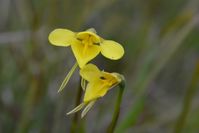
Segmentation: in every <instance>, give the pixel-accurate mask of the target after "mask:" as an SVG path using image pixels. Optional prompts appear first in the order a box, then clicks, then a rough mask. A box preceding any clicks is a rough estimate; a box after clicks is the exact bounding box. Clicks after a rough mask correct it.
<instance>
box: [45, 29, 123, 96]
mask: <svg viewBox="0 0 199 133" xmlns="http://www.w3.org/2000/svg"><path fill="white" fill-rule="evenodd" d="M48 39H49V41H50V43H51V44H52V45H55V46H65V47H67V46H71V48H72V51H73V53H74V55H75V58H76V60H77V63H76V64H75V65H74V66H73V67H72V69H71V70H70V72H69V73H68V74H67V76H66V77H65V79H64V80H63V82H62V84H61V86H60V88H59V90H58V92H60V91H61V90H63V89H64V87H65V86H66V84H67V83H68V81H69V79H70V77H71V76H72V74H73V72H74V71H75V69H76V67H77V66H78V65H79V67H80V68H82V67H83V66H84V65H85V64H87V63H88V62H89V61H90V60H92V59H93V58H95V57H96V56H97V55H98V54H99V53H100V52H101V53H102V55H104V56H105V57H106V58H109V59H111V60H117V59H120V58H121V57H122V56H123V55H124V49H123V47H122V45H120V44H119V43H117V42H115V41H112V40H105V39H103V38H101V37H100V36H98V35H97V34H96V31H95V29H93V28H90V29H88V30H86V31H82V32H73V31H70V30H68V29H55V30H54V31H52V32H51V33H50V34H49V37H48Z"/></svg>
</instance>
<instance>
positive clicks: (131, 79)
mask: <svg viewBox="0 0 199 133" xmlns="http://www.w3.org/2000/svg"><path fill="white" fill-rule="evenodd" d="M198 9H199V1H198V0H148V1H146V0H109V1H107V0H99V1H93V0H0V132H2V133H12V132H16V133H26V132H36V133H37V132H39V133H49V132H50V133H51V132H52V133H62V132H71V131H76V132H78V133H79V132H82V133H84V132H85V133H87V132H88V133H93V132H97V133H102V132H105V131H106V128H107V126H108V125H109V123H110V122H111V118H112V114H113V110H112V108H114V105H115V101H116V99H117V92H118V90H116V89H118V88H114V89H113V90H111V91H110V92H109V93H108V95H106V96H105V97H104V98H102V99H101V100H99V101H98V102H97V103H96V104H95V106H94V107H93V108H92V109H91V111H90V112H89V113H88V115H87V116H86V117H85V118H84V119H81V120H80V119H79V117H77V118H76V119H79V122H78V125H76V127H75V128H76V130H71V124H72V121H74V118H73V115H71V116H65V113H66V112H68V111H69V110H71V109H72V108H74V107H75V102H77V100H78V98H76V93H77V92H78V88H79V75H78V71H76V73H75V74H74V75H73V76H72V79H71V80H70V82H69V84H68V85H67V87H66V88H65V89H64V91H63V92H62V93H57V90H58V88H59V86H60V84H61V82H62V79H64V76H65V75H66V74H67V72H68V71H69V70H70V68H71V67H72V65H73V64H74V63H75V59H74V57H73V55H72V52H71V50H70V48H61V47H54V46H51V45H50V44H49V42H48V34H49V32H51V31H52V30H54V29H55V28H67V29H71V30H73V31H82V30H86V29H88V28H91V27H93V28H95V29H96V31H97V32H98V34H99V35H100V36H102V37H104V38H107V39H112V40H116V41H117V42H120V43H121V44H122V45H123V46H124V48H125V56H124V58H122V59H121V60H119V61H110V60H108V59H105V58H104V57H102V56H98V57H97V59H96V60H95V61H92V62H94V63H95V64H97V65H98V66H99V67H100V68H101V69H104V70H106V71H110V72H114V71H116V72H119V73H122V74H123V75H124V76H125V78H126V80H127V81H126V83H127V87H126V88H125V91H124V96H123V99H122V106H121V110H120V116H119V120H118V123H117V126H116V132H118V133H124V132H127V133H131V132H134V133H168V132H173V133H198V131H199V98H198V96H199V92H198V88H199V85H198V84H199V73H198V69H199V68H198V64H199V10H198Z"/></svg>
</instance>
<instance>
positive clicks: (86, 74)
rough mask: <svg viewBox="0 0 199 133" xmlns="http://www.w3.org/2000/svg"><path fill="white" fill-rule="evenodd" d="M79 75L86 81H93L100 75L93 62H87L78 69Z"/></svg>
mask: <svg viewBox="0 0 199 133" xmlns="http://www.w3.org/2000/svg"><path fill="white" fill-rule="evenodd" d="M80 75H81V76H82V78H83V79H85V80H87V81H93V80H96V79H98V78H99V77H100V70H99V69H98V68H97V66H95V65H93V64H88V65H86V66H84V67H83V68H82V69H81V70H80Z"/></svg>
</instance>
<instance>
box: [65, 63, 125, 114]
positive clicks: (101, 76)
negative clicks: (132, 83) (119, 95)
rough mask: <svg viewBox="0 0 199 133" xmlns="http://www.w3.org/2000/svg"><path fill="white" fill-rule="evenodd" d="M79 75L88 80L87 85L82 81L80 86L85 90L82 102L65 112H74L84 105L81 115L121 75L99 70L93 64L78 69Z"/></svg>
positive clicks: (119, 79) (116, 83)
mask: <svg viewBox="0 0 199 133" xmlns="http://www.w3.org/2000/svg"><path fill="white" fill-rule="evenodd" d="M80 75H81V77H82V78H83V81H82V82H85V81H86V82H88V84H87V86H86V84H85V83H82V85H83V86H82V87H83V89H84V90H85V95H84V99H83V103H82V104H80V105H79V106H77V107H76V108H75V109H73V110H72V111H70V112H69V113H67V114H71V113H75V112H77V111H79V110H81V109H82V108H84V107H85V106H86V107H85V109H84V110H83V112H82V115H81V116H82V117H83V116H84V115H85V114H86V113H87V112H88V110H89V109H90V108H91V107H92V105H93V104H94V103H95V101H96V100H97V99H98V98H100V97H103V96H104V95H105V94H106V93H107V92H108V90H110V89H111V88H113V87H114V86H116V85H118V84H119V83H120V82H121V81H122V76H121V75H120V74H118V73H108V72H105V71H100V70H99V69H98V68H97V67H96V66H95V65H93V64H88V65H85V66H84V67H83V68H82V69H81V70H80Z"/></svg>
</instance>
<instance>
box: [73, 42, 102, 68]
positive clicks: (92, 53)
mask: <svg viewBox="0 0 199 133" xmlns="http://www.w3.org/2000/svg"><path fill="white" fill-rule="evenodd" d="M71 47H72V51H73V53H74V55H75V58H76V60H77V62H78V64H79V66H80V68H82V67H83V66H84V65H85V64H86V63H88V62H89V61H90V60H92V59H93V58H95V57H96V56H97V55H98V54H99V52H100V46H98V45H92V46H88V48H87V49H86V51H84V50H83V49H84V45H83V44H82V43H75V44H73V45H71Z"/></svg>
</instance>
